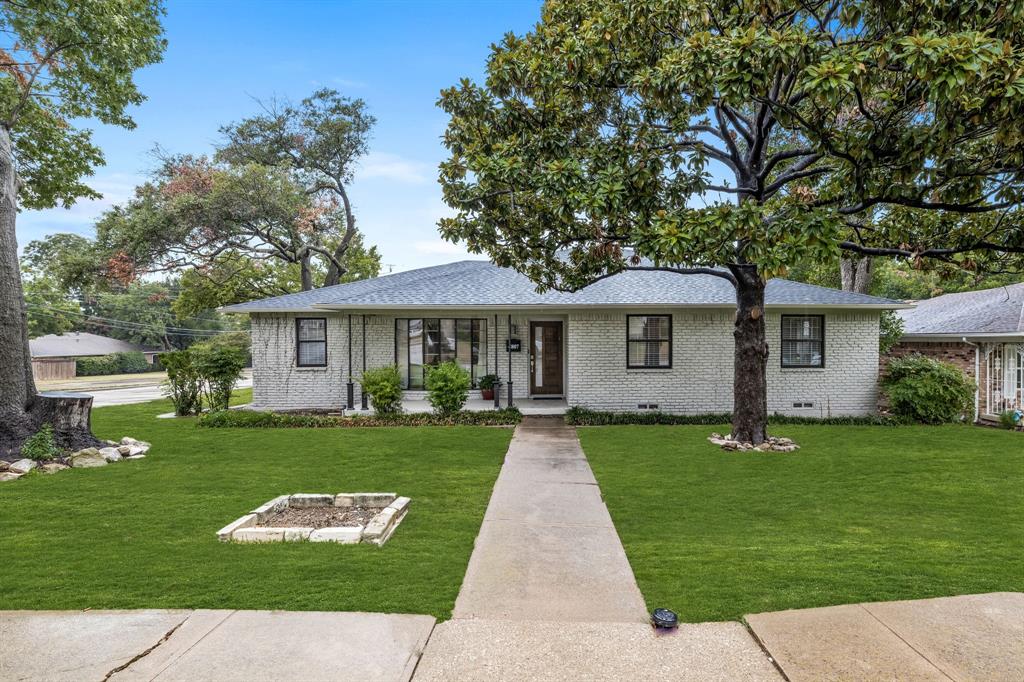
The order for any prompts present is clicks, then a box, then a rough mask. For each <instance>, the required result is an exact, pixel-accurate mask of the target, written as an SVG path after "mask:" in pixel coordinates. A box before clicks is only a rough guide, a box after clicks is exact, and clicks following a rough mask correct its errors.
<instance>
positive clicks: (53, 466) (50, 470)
mask: <svg viewBox="0 0 1024 682" xmlns="http://www.w3.org/2000/svg"><path fill="white" fill-rule="evenodd" d="M67 468H69V467H68V465H67V464H60V463H58V462H49V463H47V464H43V465H42V466H40V467H39V471H41V472H43V473H44V474H55V473H57V472H58V471H64V470H65V469H67Z"/></svg>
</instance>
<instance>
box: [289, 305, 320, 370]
mask: <svg viewBox="0 0 1024 682" xmlns="http://www.w3.org/2000/svg"><path fill="white" fill-rule="evenodd" d="M295 364H296V365H298V366H299V367H326V366H327V318H324V317H299V318H296V319H295Z"/></svg>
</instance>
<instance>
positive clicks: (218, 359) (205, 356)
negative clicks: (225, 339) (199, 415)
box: [188, 343, 248, 410]
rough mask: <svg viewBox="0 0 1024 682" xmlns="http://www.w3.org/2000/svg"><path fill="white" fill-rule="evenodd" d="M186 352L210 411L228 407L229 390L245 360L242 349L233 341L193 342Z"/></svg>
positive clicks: (232, 389) (236, 380)
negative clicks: (188, 354) (197, 375)
mask: <svg viewBox="0 0 1024 682" xmlns="http://www.w3.org/2000/svg"><path fill="white" fill-rule="evenodd" d="M188 353H190V354H191V356H192V365H193V366H194V367H195V369H196V372H197V373H198V374H199V377H200V378H201V386H202V390H203V393H204V394H205V395H206V404H207V405H209V406H210V409H211V410H226V409H228V405H230V404H231V393H232V391H234V390H235V384H236V383H237V382H238V378H239V377H241V376H242V370H243V369H244V368H245V363H246V361H247V359H248V356H247V354H246V352H245V350H244V349H242V348H239V347H238V346H237V345H233V344H226V343H197V344H195V345H194V346H192V347H191V348H189V349H188Z"/></svg>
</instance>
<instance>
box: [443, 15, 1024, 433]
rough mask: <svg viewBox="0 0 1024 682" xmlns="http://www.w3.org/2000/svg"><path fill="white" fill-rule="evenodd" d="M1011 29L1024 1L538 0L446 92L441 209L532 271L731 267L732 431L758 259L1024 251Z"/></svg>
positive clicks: (552, 283)
mask: <svg viewBox="0 0 1024 682" xmlns="http://www.w3.org/2000/svg"><path fill="white" fill-rule="evenodd" d="M1022 31H1024V6H1021V5H1019V4H1015V3H1004V2H994V1H984V0H974V1H966V2H958V3H949V2H944V1H939V0H935V1H928V0H923V1H922V2H916V3H898V2H882V1H878V2H841V1H837V0H833V1H829V2H822V1H813V0H812V1H810V2H788V1H785V0H780V1H777V2H744V3H737V2H713V1H708V0H687V1H685V2H683V1H669V2H666V1H665V0H619V1H615V2H611V1H609V0H571V1H565V2H561V1H558V0H549V2H547V3H546V4H545V5H544V8H543V12H542V17H541V21H540V22H539V23H538V24H537V26H536V27H535V29H534V30H533V31H532V32H530V33H528V34H526V35H524V36H516V35H508V36H506V37H505V39H504V40H503V41H502V42H501V43H500V44H498V45H496V46H494V47H493V50H492V54H491V56H490V58H489V60H488V62H487V79H486V83H485V84H483V85H477V84H474V83H472V82H470V81H468V80H464V81H462V82H461V83H460V84H459V85H458V86H456V87H453V88H451V89H448V90H445V91H444V92H443V93H442V95H441V100H440V106H441V107H442V108H443V109H444V110H445V111H446V112H447V113H448V114H449V115H450V121H449V124H448V129H447V132H446V133H445V137H444V141H445V144H446V146H447V148H448V149H449V151H450V158H449V159H447V160H446V161H445V162H444V163H443V164H442V165H441V170H440V180H441V184H442V186H443V191H444V197H445V201H446V202H447V203H448V204H449V205H450V206H451V207H453V208H454V209H455V210H456V215H455V216H454V217H451V218H447V219H444V220H442V221H441V222H440V230H441V233H442V235H443V236H444V237H446V238H447V239H450V240H453V241H454V240H461V241H463V242H465V244H466V245H467V246H468V248H469V249H470V250H472V251H474V252H477V253H486V254H487V255H489V256H490V257H491V258H492V259H493V260H494V261H495V262H496V263H497V264H498V265H502V266H507V267H513V268H516V269H518V270H519V271H521V272H523V273H525V274H526V275H527V276H529V277H530V278H531V279H532V280H533V281H534V282H536V283H537V285H538V286H539V288H541V289H545V288H552V289H557V290H568V291H572V290H576V289H579V288H581V287H584V286H587V285H588V284H590V283H592V282H594V281H596V280H598V279H601V278H603V277H608V276H611V275H614V274H615V273H618V272H622V271H624V270H665V271H670V272H676V273H679V274H681V275H686V274H694V273H699V274H703V275H709V276H712V277H720V278H722V279H725V280H727V281H728V282H729V283H730V284H732V285H733V287H734V288H735V291H736V321H735V330H734V338H735V369H734V410H733V425H732V427H733V434H734V436H736V437H737V438H739V439H741V440H745V441H751V442H753V443H760V442H762V441H763V440H764V439H765V438H766V424H767V399H766V395H767V382H766V366H767V360H768V344H767V341H766V338H765V317H764V292H765V284H766V282H767V280H768V279H769V278H771V277H775V276H782V275H785V274H786V273H787V271H788V269H789V268H790V267H792V266H794V265H796V264H799V263H803V262H807V261H818V260H826V259H830V260H834V259H835V258H836V257H837V256H838V255H839V254H840V253H841V252H845V253H847V254H848V255H852V256H854V257H863V256H891V257H902V258H909V259H925V258H934V259H942V260H947V261H950V262H954V263H956V264H958V265H961V266H963V267H971V268H985V267H994V268H1002V267H1007V266H1012V265H1013V263H1012V262H1009V261H1010V259H1012V258H1014V257H1016V256H1017V255H1019V254H1021V253H1022V252H1024V234H1022V230H1021V227H1020V222H1019V214H1018V210H1019V209H1018V204H1019V201H1020V197H1021V189H1022V179H1024V177H1022V174H1021V170H1022V168H1021V166H1022V161H1024V156H1022V151H1024V129H1022V127H1021V126H1020V120H1021V117H1022V116H1024V48H1022V47H1021V42H1020V39H1019V37H1020V35H1021V34H1022V33H1021V32H1022ZM867 218H869V219H867Z"/></svg>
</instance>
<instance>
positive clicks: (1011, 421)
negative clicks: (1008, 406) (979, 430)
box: [999, 410, 1021, 429]
mask: <svg viewBox="0 0 1024 682" xmlns="http://www.w3.org/2000/svg"><path fill="white" fill-rule="evenodd" d="M1018 415H1020V412H1019V411H1017V410H1004V411H1002V412H1000V413H999V425H1000V426H1002V427H1003V428H1004V429H1015V428H1017V427H1018V426H1019V425H1020V423H1021V419H1020V417H1019V416H1018Z"/></svg>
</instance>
